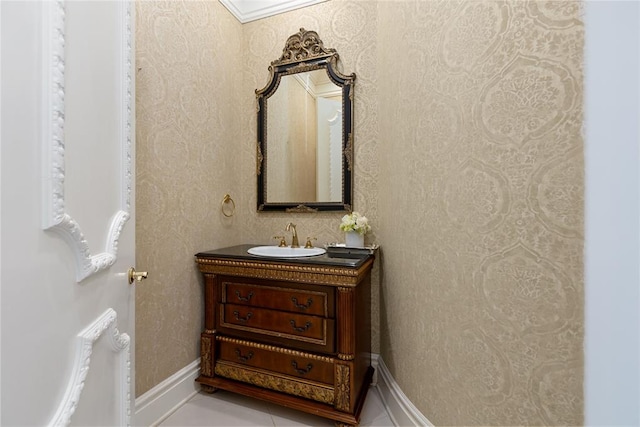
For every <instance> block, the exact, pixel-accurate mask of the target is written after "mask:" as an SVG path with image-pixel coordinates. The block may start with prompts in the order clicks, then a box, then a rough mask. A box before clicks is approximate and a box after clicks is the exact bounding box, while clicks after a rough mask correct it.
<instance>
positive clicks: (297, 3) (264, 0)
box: [220, 0, 328, 24]
mask: <svg viewBox="0 0 640 427" xmlns="http://www.w3.org/2000/svg"><path fill="white" fill-rule="evenodd" d="M325 1H328V0H220V3H222V4H223V5H224V7H226V8H227V9H228V10H229V12H231V14H232V15H233V16H235V17H236V19H237V20H238V21H240V23H241V24H245V23H247V22H251V21H255V20H258V19H262V18H266V17H268V16H273V15H277V14H279V13H284V12H289V11H291V10H295V9H299V8H301V7H306V6H311V5H314V4H317V3H322V2H325Z"/></svg>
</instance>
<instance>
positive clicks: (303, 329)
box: [289, 320, 311, 332]
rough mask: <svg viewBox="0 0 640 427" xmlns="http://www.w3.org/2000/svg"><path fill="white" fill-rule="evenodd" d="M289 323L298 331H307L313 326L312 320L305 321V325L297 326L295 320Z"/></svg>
mask: <svg viewBox="0 0 640 427" xmlns="http://www.w3.org/2000/svg"><path fill="white" fill-rule="evenodd" d="M289 323H290V324H291V327H292V328H293V329H295V330H296V331H298V332H305V331H306V330H308V329H309V328H310V327H311V322H307V323H305V324H304V326H296V321H295V320H290V321H289Z"/></svg>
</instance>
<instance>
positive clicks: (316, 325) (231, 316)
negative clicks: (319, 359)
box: [220, 304, 334, 352]
mask: <svg viewBox="0 0 640 427" xmlns="http://www.w3.org/2000/svg"><path fill="white" fill-rule="evenodd" d="M220 327H221V328H220V329H221V330H222V331H225V330H233V331H241V332H250V333H253V334H258V336H257V337H256V339H259V335H266V336H271V337H275V338H286V339H289V340H294V341H299V342H304V343H310V344H314V345H318V346H322V347H323V349H324V350H325V351H328V352H332V351H333V349H334V342H333V336H334V334H333V328H334V320H333V319H327V318H324V317H318V316H307V315H303V314H296V313H288V312H284V311H278V310H270V309H266V308H257V307H249V306H242V305H235V304H220ZM254 336H255V335H254Z"/></svg>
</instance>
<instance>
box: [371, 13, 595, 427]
mask: <svg viewBox="0 0 640 427" xmlns="http://www.w3.org/2000/svg"><path fill="white" fill-rule="evenodd" d="M379 6H380V9H379V17H380V18H379V21H378V23H379V25H378V37H377V41H378V45H377V47H378V52H379V55H380V58H384V59H385V60H381V61H380V62H379V64H378V68H379V77H378V84H379V87H380V89H379V90H380V94H379V99H380V100H381V103H380V110H379V111H380V115H379V121H378V126H379V129H380V135H379V141H378V150H379V156H380V159H381V161H380V174H379V180H378V182H379V195H378V197H379V200H380V205H379V206H380V208H379V211H378V219H379V222H380V224H379V226H378V227H379V230H380V232H379V238H380V241H381V242H382V245H383V249H384V262H383V269H384V274H383V280H382V289H381V300H380V307H381V325H383V326H382V328H381V354H382V358H383V360H384V361H385V363H386V364H387V365H388V366H389V367H390V369H391V371H392V372H393V375H394V377H395V379H396V380H397V381H398V383H399V384H400V386H401V387H402V390H403V391H404V392H405V393H406V394H407V396H409V398H410V399H411V400H412V402H413V403H414V404H415V405H416V406H417V407H418V408H419V409H420V410H421V411H422V412H423V413H424V414H425V415H426V416H427V417H428V418H429V420H430V421H432V422H433V423H434V424H435V425H479V424H482V425H580V424H582V421H583V396H582V382H583V352H582V344H583V327H584V325H583V310H584V306H583V305H584V304H583V299H584V297H583V259H582V247H583V243H584V242H583V203H584V201H583V191H584V182H583V180H584V179H583V174H584V171H583V169H584V166H583V141H582V136H581V126H582V103H583V99H582V63H583V47H582V46H583V37H584V28H583V25H582V22H581V5H580V3H577V2H571V1H560V2H541V1H540V2H534V1H508V2H501V1H483V2H478V1H426V2H425V1H403V2H381V3H379ZM383 16H384V19H382V17H383ZM382 159H385V160H384V161H382ZM401 165H402V167H401ZM408 319H411V321H409V320H408ZM418 378H419V379H418Z"/></svg>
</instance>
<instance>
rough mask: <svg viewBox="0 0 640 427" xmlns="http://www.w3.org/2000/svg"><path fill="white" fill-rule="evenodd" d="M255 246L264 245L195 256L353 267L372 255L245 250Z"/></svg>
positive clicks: (208, 252) (223, 249) (210, 251)
mask: <svg viewBox="0 0 640 427" xmlns="http://www.w3.org/2000/svg"><path fill="white" fill-rule="evenodd" d="M256 246H265V245H238V246H231V247H228V248H220V249H213V250H209V251H204V252H199V253H197V254H196V257H197V258H233V259H241V260H247V261H266V262H280V263H282V262H286V263H288V264H304V265H329V266H337V267H353V268H358V267H360V266H361V265H362V264H364V263H365V262H366V261H367V260H368V259H369V258H371V257H373V255H369V254H363V255H361V256H354V255H349V258H345V257H338V256H335V255H333V256H330V255H329V254H326V253H325V254H322V255H316V256H310V257H301V258H274V257H264V256H257V255H251V254H250V253H248V252H247V251H248V250H249V249H250V248H253V247H256Z"/></svg>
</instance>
